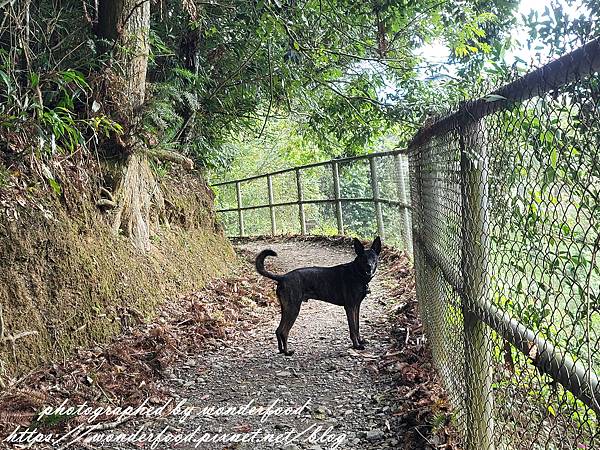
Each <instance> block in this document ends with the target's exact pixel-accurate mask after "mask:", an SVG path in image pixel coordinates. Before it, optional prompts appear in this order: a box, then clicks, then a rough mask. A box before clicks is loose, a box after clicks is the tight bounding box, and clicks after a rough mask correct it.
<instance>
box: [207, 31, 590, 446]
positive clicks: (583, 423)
mask: <svg viewBox="0 0 600 450" xmlns="http://www.w3.org/2000/svg"><path fill="white" fill-rule="evenodd" d="M599 70H600V41H599V40H595V41H593V42H591V43H589V44H587V45H586V46H584V47H582V48H580V49H578V50H576V51H575V52H572V53H570V54H567V55H565V56H563V57H562V58H560V59H558V60H557V61H554V62H552V63H550V64H548V65H546V66H544V67H542V68H540V69H538V70H536V71H534V72H532V73H530V74H528V75H526V76H524V77H522V78H520V79H519V80H517V81H515V82H513V83H510V84H508V85H506V86H504V87H503V88H501V89H499V90H497V91H495V92H493V93H491V94H490V95H488V96H486V97H484V98H481V99H479V100H476V101H472V102H468V103H465V104H463V105H462V106H461V107H460V108H459V109H458V111H456V112H454V113H452V114H450V115H448V116H446V117H444V118H442V119H440V120H438V121H437V122H435V123H433V125H431V126H429V127H427V128H425V129H423V130H421V131H420V132H419V133H417V135H416V136H415V137H414V139H413V140H412V141H411V143H410V144H409V146H408V149H407V150H406V151H395V152H391V153H382V154H374V155H367V156H364V157H358V158H349V159H346V160H334V161H327V162H324V163H319V164H313V165H308V166H302V167H298V168H294V169H289V170H286V171H279V172H275V173H271V174H268V175H261V176H259V177H252V178H248V179H244V180H235V181H231V182H227V183H219V184H218V185H215V186H217V187H216V189H217V191H218V192H217V194H218V195H217V199H218V203H219V205H221V206H220V209H219V211H220V214H221V215H222V216H221V217H222V218H223V214H231V213H235V214H237V220H235V218H233V219H230V220H227V219H225V220H224V224H225V226H226V229H227V230H228V232H229V234H235V231H234V229H235V228H236V226H237V231H238V234H240V235H243V234H245V233H246V232H247V230H245V229H244V213H245V212H247V211H250V210H252V209H260V210H266V211H269V216H268V217H269V219H270V220H269V221H264V220H263V221H262V222H261V220H259V219H257V218H254V219H253V222H254V225H253V228H252V230H250V231H251V233H250V234H268V233H269V232H271V233H273V234H275V233H277V232H295V230H293V229H291V228H289V227H288V228H287V229H286V227H285V226H282V224H283V223H284V222H285V217H288V219H289V221H290V223H291V222H295V223H297V224H299V226H298V227H297V228H298V230H299V231H298V232H302V233H307V232H312V233H318V234H326V233H327V232H328V231H329V232H331V233H339V234H344V233H348V232H350V233H354V234H358V235H364V236H365V237H370V236H371V235H372V234H373V232H378V233H379V234H380V235H383V236H384V237H386V238H387V239H386V240H387V242H388V243H389V242H390V241H391V242H392V243H394V241H396V242H398V244H397V245H400V246H402V247H405V248H407V249H408V250H409V251H410V253H411V254H412V253H413V252H412V248H411V245H410V242H411V236H412V244H413V245H412V246H413V247H414V255H413V261H414V266H415V272H416V281H417V283H416V286H417V297H418V300H419V305H420V314H421V317H422V319H423V322H424V325H425V331H426V335H427V338H428V342H429V347H430V349H431V352H432V357H433V361H434V364H435V367H436V369H437V371H438V373H439V374H440V377H441V379H442V381H443V384H444V386H445V388H446V391H447V392H448V396H449V400H450V402H451V404H452V406H453V411H454V413H453V414H454V416H453V423H454V424H455V426H456V427H457V428H458V430H459V431H460V434H461V437H462V440H463V442H462V445H463V446H464V448H467V449H469V450H475V449H477V450H480V449H483V450H492V449H548V450H549V449H552V450H554V449H593V448H600V427H599V425H598V417H599V415H600V381H599V378H598V375H597V374H598V369H600V264H599V262H598V257H599V256H598V253H599V252H600V166H599V163H598V161H600V75H599V74H598V71H599ZM405 154H408V159H409V162H410V170H409V172H410V177H409V178H407V176H406V159H405ZM316 168H325V170H324V172H323V173H321V174H317V173H314V172H311V171H313V170H315V169H316ZM286 174H293V177H295V179H294V180H292V179H290V180H288V182H287V183H285V182H284V183H281V182H280V183H279V184H278V185H276V184H274V180H275V178H276V177H277V176H283V177H285V176H286ZM265 179H266V182H265ZM256 180H260V184H261V185H264V192H263V191H261V190H260V189H257V186H249V183H253V182H254V181H256ZM309 181H310V182H309ZM409 181H410V182H409ZM227 186H234V187H235V191H234V192H232V193H229V194H227V193H226V192H225V191H223V188H226V187H227ZM409 187H410V194H411V206H410V207H409V206H408V205H407V203H408V202H407V198H406V192H407V189H408V188H409ZM280 191H286V192H287V193H288V195H291V196H293V197H294V198H293V199H288V200H286V201H284V200H282V199H281V196H280V195H279V193H280ZM244 192H246V193H248V192H252V195H250V196H248V195H247V196H248V198H247V200H248V202H249V203H251V204H248V205H247V206H244V205H246V203H245V202H243V200H244V199H243V193H244ZM307 192H308V193H309V194H308V195H307ZM315 193H316V194H315ZM350 194H352V195H350ZM262 198H264V199H267V200H266V203H260V201H258V200H257V199H262ZM233 201H235V202H236V203H237V204H236V206H235V207H225V206H223V204H224V203H227V202H229V203H231V202H233ZM363 204H366V205H369V206H370V208H369V209H365V208H362V209H361V208H358V209H357V208H356V206H357V205H363ZM309 205H313V206H319V208H317V209H313V210H311V211H310V212H308V211H306V208H308V206H309ZM290 206H291V207H294V208H297V210H296V211H295V212H294V211H292V212H288V214H287V215H279V216H277V208H286V207H290ZM386 208H391V211H389V210H386ZM278 220H279V221H278ZM315 221H316V224H315ZM268 222H270V229H268V225H267V224H268ZM309 222H310V224H311V225H310V226H309ZM356 222H359V225H360V226H357V225H356Z"/></svg>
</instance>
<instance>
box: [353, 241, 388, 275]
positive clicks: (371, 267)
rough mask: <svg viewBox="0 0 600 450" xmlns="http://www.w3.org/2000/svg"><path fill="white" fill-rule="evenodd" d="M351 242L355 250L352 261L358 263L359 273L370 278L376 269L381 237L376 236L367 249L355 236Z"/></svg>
mask: <svg viewBox="0 0 600 450" xmlns="http://www.w3.org/2000/svg"><path fill="white" fill-rule="evenodd" d="M352 243H353V244H354V251H355V252H356V259H355V260H354V261H355V262H356V263H357V264H358V268H359V270H360V271H361V273H363V274H364V276H365V277H366V278H367V279H368V280H370V279H371V278H373V275H375V271H376V270H377V262H378V260H379V253H380V252H381V239H380V238H379V236H377V237H376V238H375V239H374V240H373V243H372V244H371V248H369V249H368V250H367V249H365V247H364V245H362V242H360V241H359V240H358V239H356V238H354V240H353V241H352Z"/></svg>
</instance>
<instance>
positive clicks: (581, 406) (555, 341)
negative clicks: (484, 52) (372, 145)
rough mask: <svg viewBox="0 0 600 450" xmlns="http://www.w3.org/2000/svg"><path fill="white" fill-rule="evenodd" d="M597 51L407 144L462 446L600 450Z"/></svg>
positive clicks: (421, 251)
mask: <svg viewBox="0 0 600 450" xmlns="http://www.w3.org/2000/svg"><path fill="white" fill-rule="evenodd" d="M599 68H600V46H599V44H598V41H594V42H592V43H590V44H588V45H587V46H586V47H583V48H581V49H579V50H577V51H576V52H573V53H572V54H569V55H566V56H565V57H563V58H561V59H560V60H558V61H556V62H554V63H551V64H550V65H548V66H545V67H544V68H542V69H539V70H538V71H536V72H533V73H532V74H529V75H527V76H526V77H524V78H522V79H520V80H518V81H516V82H514V83H511V84H510V85H508V86H506V87H505V88H503V89H500V90H499V91H496V92H495V93H493V94H491V95H489V96H487V97H486V98H484V99H481V100H478V101H476V102H472V103H469V104H466V105H464V106H463V107H462V108H461V110H459V111H458V112H456V113H455V114H452V115H450V116H448V117H446V118H444V119H441V120H439V121H438V122H437V123H435V124H434V125H432V126H431V127H430V128H428V129H426V130H423V131H422V132H421V133H419V135H417V136H416V137H415V139H414V140H413V142H412V145H411V146H410V164H411V186H412V204H413V208H414V209H413V220H414V234H415V244H416V245H415V266H416V273H417V295H418V297H419V302H420V305H421V310H422V317H423V320H424V322H425V325H426V328H427V335H428V337H429V340H430V343H431V347H432V352H433V357H434V361H435V364H436V367H437V369H438V371H439V372H440V374H441V376H442V379H443V380H444V384H445V387H446V389H447V391H448V393H449V397H450V399H451V401H452V403H453V405H454V410H455V412H456V424H457V425H458V428H459V429H460V430H462V431H463V433H462V434H463V438H464V445H465V446H466V447H467V448H469V449H492V448H498V449H578V448H584V449H591V448H599V447H600V436H599V429H598V413H600V407H599V403H598V402H599V401H600V388H599V384H598V378H597V376H596V374H597V373H598V370H599V368H600V340H599V336H600V297H599V295H600V269H599V265H598V261H597V253H598V250H599V242H600V223H599V221H598V219H599V218H600V206H599V203H598V196H599V194H600V170H599V169H600V166H599V165H598V156H599V155H598V153H599V150H598V149H599V144H600V115H599V113H600V105H599V103H598V100H599V99H600V77H599V76H598V69H599Z"/></svg>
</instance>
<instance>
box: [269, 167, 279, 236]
mask: <svg viewBox="0 0 600 450" xmlns="http://www.w3.org/2000/svg"><path fill="white" fill-rule="evenodd" d="M267 190H268V191H269V212H270V213H271V234H272V235H275V234H277V224H276V223H275V208H274V207H273V203H275V202H274V201H273V178H272V176H271V175H267Z"/></svg>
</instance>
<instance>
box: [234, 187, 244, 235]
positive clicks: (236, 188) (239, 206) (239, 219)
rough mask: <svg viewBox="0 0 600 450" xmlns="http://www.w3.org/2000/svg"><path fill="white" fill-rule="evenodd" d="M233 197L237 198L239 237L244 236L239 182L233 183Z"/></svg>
mask: <svg viewBox="0 0 600 450" xmlns="http://www.w3.org/2000/svg"><path fill="white" fill-rule="evenodd" d="M235 195H236V197H237V207H238V229H239V232H240V236H244V234H245V232H244V211H243V210H242V190H241V189H240V182H239V181H237V182H236V183H235Z"/></svg>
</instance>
